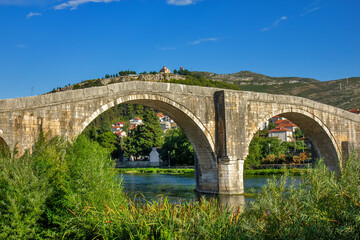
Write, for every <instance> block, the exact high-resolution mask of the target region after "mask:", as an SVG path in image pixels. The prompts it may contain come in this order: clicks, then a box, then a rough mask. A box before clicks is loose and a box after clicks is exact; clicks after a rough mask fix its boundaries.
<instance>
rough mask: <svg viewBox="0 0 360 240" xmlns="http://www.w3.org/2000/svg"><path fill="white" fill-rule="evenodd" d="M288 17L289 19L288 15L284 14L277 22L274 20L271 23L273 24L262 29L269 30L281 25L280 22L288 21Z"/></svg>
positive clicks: (263, 30)
mask: <svg viewBox="0 0 360 240" xmlns="http://www.w3.org/2000/svg"><path fill="white" fill-rule="evenodd" d="M287 19H288V18H287V17H286V16H283V17H281V18H279V19H276V20H275V22H273V24H271V26H269V27H265V28H263V29H261V31H262V32H266V31H269V30H270V29H272V28H275V27H277V26H279V24H280V23H281V22H283V21H286V20H287Z"/></svg>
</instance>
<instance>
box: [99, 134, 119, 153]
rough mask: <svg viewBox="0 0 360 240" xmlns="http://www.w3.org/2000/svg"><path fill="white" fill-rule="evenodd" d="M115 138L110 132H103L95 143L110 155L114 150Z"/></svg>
mask: <svg viewBox="0 0 360 240" xmlns="http://www.w3.org/2000/svg"><path fill="white" fill-rule="evenodd" d="M116 139H117V136H116V135H115V134H113V133H112V132H104V133H102V134H100V135H99V136H98V137H97V141H98V142H99V144H100V145H101V146H103V147H104V148H106V149H108V150H109V152H110V153H112V152H113V151H115V150H116V146H115V144H116V143H117V140H116Z"/></svg>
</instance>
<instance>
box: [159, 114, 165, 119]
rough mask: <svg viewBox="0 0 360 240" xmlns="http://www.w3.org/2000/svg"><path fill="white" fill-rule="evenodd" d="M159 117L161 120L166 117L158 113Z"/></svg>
mask: <svg viewBox="0 0 360 240" xmlns="http://www.w3.org/2000/svg"><path fill="white" fill-rule="evenodd" d="M157 116H158V117H160V118H163V117H165V116H164V115H163V114H162V113H158V114H157Z"/></svg>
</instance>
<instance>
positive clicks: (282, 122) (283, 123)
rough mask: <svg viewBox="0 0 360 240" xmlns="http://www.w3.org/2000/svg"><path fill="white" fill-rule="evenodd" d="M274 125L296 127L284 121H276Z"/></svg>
mask: <svg viewBox="0 0 360 240" xmlns="http://www.w3.org/2000/svg"><path fill="white" fill-rule="evenodd" d="M275 125H278V126H282V127H297V126H296V125H295V124H294V123H292V122H291V121H289V120H287V119H285V120H277V121H276V122H275Z"/></svg>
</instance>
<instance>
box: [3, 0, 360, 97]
mask: <svg viewBox="0 0 360 240" xmlns="http://www.w3.org/2000/svg"><path fill="white" fill-rule="evenodd" d="M359 12H360V1H359V0H272V1H270V0H222V1H220V0H0V81H1V88H0V99H4V98H12V97H22V96H29V95H32V94H42V93H45V92H48V91H51V90H52V89H53V88H56V87H62V86H64V85H67V84H74V83H77V82H80V81H83V80H87V79H93V78H98V77H102V76H104V75H105V74H106V73H109V74H111V73H116V72H118V71H120V70H127V69H130V70H135V71H138V72H140V71H153V70H156V71H158V70H159V69H160V68H161V67H162V66H163V65H166V66H168V67H169V68H170V69H171V70H173V69H174V68H178V67H180V66H184V67H185V68H187V69H189V70H193V71H195V70H197V71H210V72H216V73H234V72H238V71H241V70H250V71H253V72H257V73H262V74H266V75H270V76H300V77H312V78H316V79H319V80H322V81H324V80H333V79H339V78H346V77H351V76H360V14H359Z"/></svg>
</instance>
